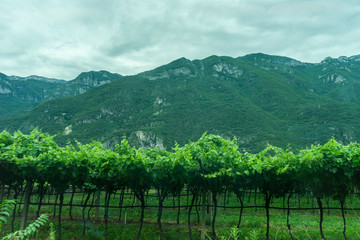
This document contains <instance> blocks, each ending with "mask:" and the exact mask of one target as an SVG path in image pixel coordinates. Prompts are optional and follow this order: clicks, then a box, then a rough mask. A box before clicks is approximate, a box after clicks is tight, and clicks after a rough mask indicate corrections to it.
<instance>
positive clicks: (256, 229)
mask: <svg viewBox="0 0 360 240" xmlns="http://www.w3.org/2000/svg"><path fill="white" fill-rule="evenodd" d="M150 194H153V193H150ZM253 196H254V194H252V196H251V197H250V198H249V197H248V196H246V197H245V199H244V202H245V205H246V206H251V205H253V203H254V197H253ZM69 198H70V194H68V195H66V196H65V201H64V203H68V201H69ZM54 199H55V196H54V195H52V196H50V198H48V196H46V197H45V199H44V202H45V203H47V202H48V201H49V202H50V203H53V202H54ZM81 199H82V194H76V195H75V198H74V204H80V203H81ZM190 200H191V199H189V201H190ZM326 200H327V199H323V202H324V204H323V205H324V207H327V203H326ZM350 200H351V201H350ZM36 201H37V197H33V198H32V202H36ZM133 202H134V205H135V206H136V205H137V201H133V197H132V196H126V197H125V202H124V205H125V206H129V207H130V206H131V205H132V204H133ZM175 203H177V200H176V199H175ZM186 203H187V198H186V196H182V197H181V204H183V205H186ZM147 204H148V205H152V206H156V198H155V197H149V198H148V203H147ZM219 204H223V198H222V196H221V197H220V200H219ZM282 204H283V202H282V199H274V201H273V203H272V204H271V206H278V207H281V206H282ZM110 205H112V206H118V198H117V197H116V199H111V204H110ZM164 205H165V206H173V199H172V198H168V199H167V200H166V202H165V204H164ZM238 205H239V204H238V202H237V200H236V199H235V197H234V196H232V195H231V196H230V197H229V198H227V199H226V206H238ZM257 205H258V206H263V205H264V202H263V199H262V196H261V195H259V196H258V197H257ZM298 205H299V203H298V199H297V198H296V197H294V198H292V200H291V207H298ZM329 205H330V206H333V207H338V206H339V204H338V203H337V202H335V201H333V200H330V201H329ZM357 206H360V201H359V200H358V199H357V197H356V196H352V198H351V199H348V201H347V207H348V208H349V209H350V208H356V207H357ZM301 207H303V208H304V207H312V201H311V199H307V198H305V197H303V198H302V200H301ZM314 207H316V205H315V206H314ZM86 209H87V210H88V209H89V208H86ZM36 210H37V206H36V205H31V206H30V219H29V222H32V221H34V220H35V218H36V217H35V213H36ZM87 210H86V215H87ZM68 211H69V207H68V206H65V207H63V212H62V216H63V218H62V234H63V235H62V239H82V218H81V212H82V208H81V207H73V216H74V219H73V220H70V218H69V215H68ZM95 212H96V211H95V208H93V209H92V211H91V212H90V216H91V220H90V221H87V229H86V239H105V232H104V230H105V227H104V220H103V215H102V214H103V209H101V208H100V215H99V218H98V220H96V219H95ZM187 212H188V210H187V209H185V208H182V209H181V214H180V224H177V223H176V219H177V209H176V208H175V209H168V208H167V209H164V212H163V216H162V222H163V233H164V239H169V240H171V239H174V240H176V239H188V229H187ZM41 213H46V214H48V215H49V216H50V217H51V219H52V220H51V221H52V222H53V223H54V224H55V225H57V216H56V217H55V218H54V217H53V206H43V207H42V208H41ZM199 215H201V214H200V208H199ZM118 216H119V209H109V226H108V229H109V239H136V236H137V231H138V228H139V219H140V209H139V208H136V207H134V208H124V209H123V210H122V218H121V220H120V221H118V218H119V217H118ZM125 216H126V220H125ZM238 217H239V209H224V208H222V207H219V208H218V212H217V218H216V232H217V235H218V236H219V239H221V237H226V238H225V239H228V237H229V236H230V234H231V231H232V228H233V227H234V226H236V225H237V221H238ZM156 219H157V209H156V208H146V210H145V218H144V227H143V230H142V239H159V230H158V226H157V222H156ZM359 220H360V213H359V212H358V211H355V210H348V211H347V214H346V221H347V232H346V234H347V238H348V239H359V238H360V234H359V233H358V229H360V221H359ZM191 221H192V222H191V224H192V233H193V239H200V224H199V222H198V218H197V213H196V208H193V211H192V215H191ZM290 221H291V226H292V232H293V236H294V238H295V239H313V240H315V239H320V233H319V215H318V211H317V210H297V211H295V210H293V211H291V218H290ZM210 223H211V220H210V219H209V215H207V224H208V225H207V234H208V236H209V237H210V236H211V225H210ZM18 227H19V217H17V218H16V222H15V229H18ZM270 227H271V229H270V239H290V235H289V232H288V229H287V226H286V213H284V211H283V210H276V209H271V210H270ZM9 229H10V224H9V223H8V224H6V225H5V226H3V229H2V233H1V234H5V233H7V232H9ZM55 229H56V228H55ZM323 231H324V234H325V237H326V238H327V239H343V235H342V231H343V220H342V217H341V212H340V210H330V211H328V210H324V222H323ZM265 233H266V215H265V209H263V208H257V209H255V208H247V209H245V210H244V212H243V218H242V222H241V226H240V230H239V234H240V239H264V238H265ZM48 235H49V229H48V228H46V227H45V228H42V229H41V230H40V231H39V233H38V234H37V236H36V239H46V238H47V237H48Z"/></svg>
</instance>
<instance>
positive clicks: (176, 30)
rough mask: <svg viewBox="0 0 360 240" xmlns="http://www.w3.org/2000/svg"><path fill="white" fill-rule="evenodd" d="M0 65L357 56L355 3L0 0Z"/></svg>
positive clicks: (24, 70)
mask: <svg viewBox="0 0 360 240" xmlns="http://www.w3.org/2000/svg"><path fill="white" fill-rule="evenodd" d="M0 9H1V14H0V72H2V73H4V74H6V75H18V76H28V75H33V74H35V75H40V76H46V77H54V78H60V79H66V80H69V79H73V78H75V77H76V76H77V75H78V74H79V73H81V72H85V71H91V70H108V71H111V72H116V73H120V74H123V75H130V74H136V73H139V72H142V71H145V70H150V69H153V68H155V67H157V66H160V65H163V64H166V63H168V62H170V61H172V60H175V59H177V58H180V57H186V58H188V59H191V60H193V59H202V58H205V57H208V56H210V55H222V56H224V55H226V56H232V57H238V56H243V55H246V54H249V53H256V52H263V53H266V54H273V55H281V56H288V57H291V58H295V59H297V60H300V61H305V62H320V61H321V60H322V59H324V58H325V57H327V56H331V57H339V56H352V55H357V54H360V27H359V23H360V1H359V0H239V1H235V0H231V1H227V0H221V1H220V0H216V1H213V0H171V1H170V0H168V1H162V0H141V1H140V0H49V1H44V0H22V1H20V0H0Z"/></svg>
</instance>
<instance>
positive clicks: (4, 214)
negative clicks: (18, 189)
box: [0, 200, 16, 228]
mask: <svg viewBox="0 0 360 240" xmlns="http://www.w3.org/2000/svg"><path fill="white" fill-rule="evenodd" d="M15 204H16V202H15V201H14V200H5V201H4V202H2V203H0V228H1V227H2V225H3V224H5V223H7V220H8V218H9V217H10V215H11V213H12V210H13V209H14V207H15Z"/></svg>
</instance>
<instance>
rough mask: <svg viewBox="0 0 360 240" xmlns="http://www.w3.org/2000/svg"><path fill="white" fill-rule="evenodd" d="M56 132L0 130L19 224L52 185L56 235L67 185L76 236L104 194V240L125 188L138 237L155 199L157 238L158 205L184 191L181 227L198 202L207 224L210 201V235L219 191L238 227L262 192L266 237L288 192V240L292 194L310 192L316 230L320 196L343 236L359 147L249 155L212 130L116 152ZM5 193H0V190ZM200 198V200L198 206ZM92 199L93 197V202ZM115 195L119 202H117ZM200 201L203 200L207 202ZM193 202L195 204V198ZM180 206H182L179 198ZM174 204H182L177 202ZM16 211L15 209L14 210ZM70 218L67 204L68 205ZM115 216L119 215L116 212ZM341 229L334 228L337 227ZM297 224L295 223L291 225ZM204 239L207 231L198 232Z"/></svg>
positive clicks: (359, 165) (2, 160)
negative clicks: (277, 203) (177, 142)
mask: <svg viewBox="0 0 360 240" xmlns="http://www.w3.org/2000/svg"><path fill="white" fill-rule="evenodd" d="M53 137H54V136H50V135H48V134H43V133H41V132H39V131H37V130H34V131H33V132H31V134H29V135H25V134H22V133H21V132H16V133H14V134H13V135H12V134H10V133H8V132H5V131H4V132H2V133H1V134H0V154H1V155H0V171H1V173H2V174H1V176H0V184H1V189H2V190H4V189H5V187H6V188H7V189H8V193H7V194H8V196H12V197H13V198H14V199H17V198H18V196H20V195H21V193H23V197H22V198H23V199H24V200H23V210H22V217H21V223H20V228H21V229H24V227H25V226H26V222H27V214H28V212H29V207H30V202H31V196H32V195H33V193H34V189H36V191H35V193H36V194H37V195H38V197H39V204H38V210H37V214H39V211H40V209H41V205H42V203H43V202H44V200H43V198H44V195H45V192H46V190H47V189H48V188H49V187H50V188H51V189H53V191H54V192H55V193H56V196H57V200H56V201H55V202H57V204H58V216H57V218H58V224H57V234H58V238H60V236H61V234H62V229H63V228H62V218H63V216H62V208H63V205H64V198H65V197H64V195H65V193H66V191H72V195H71V198H70V200H69V201H70V203H69V205H70V206H72V202H73V199H74V194H75V191H76V190H81V191H82V192H84V195H83V200H82V204H81V206H82V207H83V208H82V213H81V215H82V219H83V232H82V236H83V237H85V235H86V212H85V208H86V206H89V205H90V206H91V205H93V203H91V204H90V202H89V201H91V196H93V198H92V199H94V197H95V195H96V194H97V193H99V192H103V193H104V194H105V199H104V201H103V203H104V206H103V207H104V232H105V238H106V239H109V235H108V232H109V231H108V230H109V224H108V222H109V207H110V206H111V205H110V203H111V200H112V198H113V197H114V196H117V195H118V196H119V198H120V199H117V200H116V201H117V202H118V206H120V209H121V208H122V206H123V199H124V194H125V192H126V191H131V192H132V194H133V195H134V196H135V198H136V199H138V201H139V205H140V216H139V219H140V226H139V229H138V233H137V239H140V238H141V233H142V229H143V225H144V216H145V208H146V206H147V198H148V193H149V192H152V193H154V194H155V197H156V198H155V199H156V200H157V203H156V206H157V209H158V211H157V221H156V222H157V226H158V229H159V236H160V239H162V237H163V231H162V229H163V225H162V216H163V206H164V201H165V200H166V199H169V198H170V199H171V197H174V198H176V197H178V200H179V201H180V195H181V193H183V192H184V191H185V192H187V196H188V197H189V199H188V204H189V205H188V206H187V207H188V211H187V213H185V214H187V215H188V217H187V222H188V224H187V231H188V236H189V238H190V239H192V238H193V232H192V224H191V215H192V211H193V210H194V207H196V211H198V207H199V206H200V207H201V225H200V226H201V227H200V228H201V229H202V230H205V224H206V222H205V214H206V213H205V209H206V205H211V206H212V209H213V213H212V214H209V215H210V216H212V219H211V234H210V236H212V238H213V239H215V238H216V236H217V234H216V230H215V227H216V223H217V221H216V218H217V206H218V204H219V200H220V196H223V195H226V194H228V195H232V196H235V197H236V198H237V199H238V201H239V203H240V204H238V205H237V207H238V208H240V215H239V219H238V223H237V226H238V227H240V228H241V219H242V214H243V210H244V204H243V203H244V195H245V194H246V193H248V192H249V191H260V192H261V193H262V195H263V196H264V207H265V215H266V232H265V237H266V238H267V239H270V234H271V232H270V229H271V228H270V208H271V203H272V202H273V201H274V199H282V200H283V201H284V202H283V205H284V206H285V198H287V208H286V207H285V208H284V209H287V213H286V214H285V213H284V215H286V218H287V228H288V231H289V236H290V237H291V238H293V233H292V231H293V230H292V228H291V227H292V226H291V222H290V220H289V217H290V203H289V202H290V199H291V196H292V195H293V194H296V195H297V196H303V197H305V196H311V197H312V198H315V199H316V202H317V205H318V208H319V228H318V229H319V232H320V233H319V235H320V236H321V238H322V239H325V234H324V231H323V219H324V212H323V209H324V207H323V201H324V199H332V201H338V202H339V205H340V208H339V209H340V211H341V216H342V220H343V224H342V225H343V233H342V234H343V237H344V238H345V239H346V217H345V202H346V199H347V198H348V197H349V194H350V193H352V192H354V191H355V190H356V189H358V188H359V183H360V182H359V179H360V147H359V146H358V145H357V144H354V143H350V144H348V145H342V144H340V143H338V142H336V141H335V140H334V139H331V140H330V141H328V142H327V143H325V144H323V145H316V146H314V145H313V146H311V148H307V149H303V150H300V151H299V152H296V153H294V152H291V151H289V150H284V149H281V148H278V147H273V146H268V147H267V148H266V149H264V150H262V151H260V152H258V153H256V154H251V153H248V152H240V151H239V150H238V145H237V142H236V140H232V141H230V140H225V139H223V138H221V137H220V136H217V135H211V134H210V135H206V134H204V135H203V136H202V137H201V138H200V139H198V140H197V141H196V142H190V143H188V144H185V145H184V146H182V147H180V146H176V147H175V148H174V149H173V151H171V152H167V151H163V150H158V149H156V148H153V149H149V150H142V149H137V148H132V147H130V146H129V144H128V142H127V141H126V140H125V139H123V140H122V141H121V144H119V145H117V147H116V149H115V150H114V151H112V150H107V149H105V148H104V147H103V146H102V145H101V144H100V143H99V142H93V143H91V144H85V145H84V144H81V143H77V145H75V146H72V145H71V144H68V145H67V146H66V147H59V146H58V145H57V144H56V142H55V141H54V140H53ZM1 196H4V193H2V194H1ZM200 198H201V204H200ZM92 201H94V200H92ZM119 201H120V202H119ZM206 201H207V202H208V203H206ZM195 202H198V204H195ZM178 206H180V204H178ZM179 210H180V208H179ZM14 211H16V210H14ZM70 216H71V210H70ZM120 216H121V215H120ZM338 227H339V226H338ZM295 228H296V226H295ZM201 235H202V236H201V237H202V238H204V237H205V231H201Z"/></svg>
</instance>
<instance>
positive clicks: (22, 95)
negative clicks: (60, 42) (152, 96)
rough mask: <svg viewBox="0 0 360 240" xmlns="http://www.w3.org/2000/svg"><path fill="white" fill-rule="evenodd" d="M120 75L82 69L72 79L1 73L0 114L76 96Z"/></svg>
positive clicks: (17, 113)
mask: <svg viewBox="0 0 360 240" xmlns="http://www.w3.org/2000/svg"><path fill="white" fill-rule="evenodd" d="M119 77H121V75H119V74H113V73H109V72H107V71H99V72H86V73H81V74H80V75H79V76H78V77H76V78H75V79H74V80H71V81H64V80H59V79H52V78H45V77H39V76H34V75H33V76H29V77H18V76H6V75H5V74H2V73H0V117H12V116H16V115H19V114H21V113H23V112H25V111H29V110H30V109H32V108H33V107H35V106H37V105H38V104H39V103H41V102H43V101H45V100H48V99H54V98H59V97H64V96H75V95H78V94H81V93H84V92H86V91H87V90H89V89H92V88H94V87H97V86H100V85H103V84H105V83H109V82H111V81H113V80H115V79H118V78H119Z"/></svg>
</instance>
